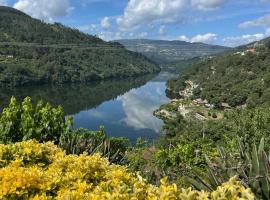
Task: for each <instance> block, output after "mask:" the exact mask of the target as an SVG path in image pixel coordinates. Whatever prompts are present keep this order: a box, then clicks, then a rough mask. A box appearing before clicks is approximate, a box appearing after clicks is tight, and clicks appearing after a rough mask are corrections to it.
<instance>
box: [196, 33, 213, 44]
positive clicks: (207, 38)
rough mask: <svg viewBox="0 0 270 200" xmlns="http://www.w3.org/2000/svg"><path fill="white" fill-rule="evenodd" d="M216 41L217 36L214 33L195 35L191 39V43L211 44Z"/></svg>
mask: <svg viewBox="0 0 270 200" xmlns="http://www.w3.org/2000/svg"><path fill="white" fill-rule="evenodd" d="M215 40H217V34H215V33H206V34H203V35H201V34H200V35H196V36H195V37H193V38H192V39H191V42H204V43H208V42H212V41H215Z"/></svg>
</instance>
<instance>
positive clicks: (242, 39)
mask: <svg viewBox="0 0 270 200" xmlns="http://www.w3.org/2000/svg"><path fill="white" fill-rule="evenodd" d="M265 37H266V34H264V33H257V34H253V35H250V34H246V35H241V36H235V37H226V38H224V39H223V43H224V45H226V46H231V47H235V46H239V45H243V44H248V43H251V42H255V41H258V40H261V39H263V38H265Z"/></svg>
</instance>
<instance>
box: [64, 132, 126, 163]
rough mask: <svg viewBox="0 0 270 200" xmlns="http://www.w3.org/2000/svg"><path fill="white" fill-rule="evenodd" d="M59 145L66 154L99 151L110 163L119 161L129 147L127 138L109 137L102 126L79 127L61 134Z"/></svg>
mask: <svg viewBox="0 0 270 200" xmlns="http://www.w3.org/2000/svg"><path fill="white" fill-rule="evenodd" d="M59 146H60V147H61V148H62V149H64V150H65V151H66V153H68V154H82V153H84V152H86V153H88V154H89V155H91V154H94V153H100V154H102V156H103V157H106V158H108V160H109V161H110V162H112V163H121V162H122V160H123V158H124V156H125V152H126V150H127V148H128V147H129V140H128V139H126V138H109V137H107V135H106V133H105V130H104V128H103V127H100V130H99V131H89V130H86V129H82V128H81V129H77V130H74V131H72V132H69V133H67V134H65V135H62V137H61V139H60V144H59Z"/></svg>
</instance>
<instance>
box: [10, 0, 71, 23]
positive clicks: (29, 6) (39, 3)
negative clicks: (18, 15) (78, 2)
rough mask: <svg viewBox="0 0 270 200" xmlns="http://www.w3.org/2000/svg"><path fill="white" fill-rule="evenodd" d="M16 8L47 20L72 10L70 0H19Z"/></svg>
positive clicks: (15, 5)
mask: <svg viewBox="0 0 270 200" xmlns="http://www.w3.org/2000/svg"><path fill="white" fill-rule="evenodd" d="M14 8H16V9H18V10H21V11H23V12H25V13H27V14H29V15H31V16H32V17H35V18H38V19H42V20H46V21H53V19H54V18H56V17H62V16H65V15H67V14H68V13H69V12H70V11H71V10H72V7H70V3H69V0H19V1H17V3H15V4H14Z"/></svg>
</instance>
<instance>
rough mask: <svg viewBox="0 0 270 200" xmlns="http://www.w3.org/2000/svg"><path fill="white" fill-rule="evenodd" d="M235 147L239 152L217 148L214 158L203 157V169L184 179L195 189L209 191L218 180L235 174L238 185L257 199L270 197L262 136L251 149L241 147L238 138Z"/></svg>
mask: <svg viewBox="0 0 270 200" xmlns="http://www.w3.org/2000/svg"><path fill="white" fill-rule="evenodd" d="M238 147H239V152H238V153H235V154H234V153H233V152H230V153H226V152H225V151H224V149H223V148H219V152H220V155H219V157H218V158H215V159H212V160H210V159H209V158H207V160H208V167H207V172H206V173H197V174H194V178H188V180H189V181H190V183H191V184H193V185H194V186H195V187H196V188H197V189H202V190H206V191H213V190H215V189H216V188H217V187H218V186H219V185H220V184H221V183H223V182H226V181H228V180H229V179H230V177H232V176H236V175H237V176H238V178H239V179H240V180H241V183H242V184H244V185H245V186H246V187H249V188H251V190H252V192H254V194H255V195H256V198H257V199H270V176H269V170H270V162H269V161H270V160H269V155H267V153H266V152H265V145H264V139H262V140H261V142H260V145H259V147H258V148H257V147H256V146H255V145H254V146H253V148H252V149H251V150H247V149H245V147H244V145H243V143H242V141H241V140H240V139H239V140H238Z"/></svg>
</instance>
